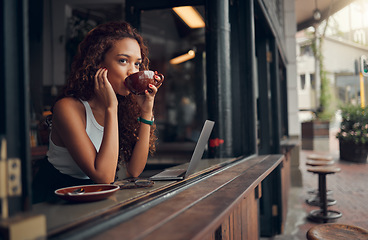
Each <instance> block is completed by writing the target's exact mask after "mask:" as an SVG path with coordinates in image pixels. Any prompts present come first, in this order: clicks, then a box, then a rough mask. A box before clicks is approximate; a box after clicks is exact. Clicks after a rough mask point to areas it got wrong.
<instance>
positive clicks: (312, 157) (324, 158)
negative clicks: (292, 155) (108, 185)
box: [307, 154, 332, 161]
mask: <svg viewBox="0 0 368 240" xmlns="http://www.w3.org/2000/svg"><path fill="white" fill-rule="evenodd" d="M307 159H310V160H317V161H332V157H331V156H326V155H318V154H311V155H308V156H307Z"/></svg>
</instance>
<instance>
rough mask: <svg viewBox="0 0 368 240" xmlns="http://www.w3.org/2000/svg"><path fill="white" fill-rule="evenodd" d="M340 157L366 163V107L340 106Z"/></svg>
mask: <svg viewBox="0 0 368 240" xmlns="http://www.w3.org/2000/svg"><path fill="white" fill-rule="evenodd" d="M341 116H342V122H341V126H340V131H339V132H338V133H337V135H336V137H337V138H338V139H339V145H340V159H342V160H346V161H351V162H358V163H366V162H367V156H368V107H360V106H354V105H348V106H344V107H342V108H341Z"/></svg>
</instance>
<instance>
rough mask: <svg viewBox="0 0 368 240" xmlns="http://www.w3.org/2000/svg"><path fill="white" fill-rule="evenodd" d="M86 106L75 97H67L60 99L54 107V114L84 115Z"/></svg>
mask: <svg viewBox="0 0 368 240" xmlns="http://www.w3.org/2000/svg"><path fill="white" fill-rule="evenodd" d="M84 111H85V110H84V106H83V103H82V102H81V101H80V100H78V99H76V98H73V97H65V98H62V99H60V100H59V101H57V102H56V103H55V106H54V114H58V113H63V114H65V113H70V114H76V113H80V114H83V115H84Z"/></svg>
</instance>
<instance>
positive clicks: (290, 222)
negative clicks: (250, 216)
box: [274, 131, 368, 240]
mask: <svg viewBox="0 0 368 240" xmlns="http://www.w3.org/2000/svg"><path fill="white" fill-rule="evenodd" d="M335 135H336V132H335V131H331V135H330V150H329V152H315V151H309V150H308V151H307V150H301V151H300V167H299V168H300V171H301V174H302V181H303V186H302V187H292V188H291V189H290V194H289V202H288V205H289V206H288V207H289V208H288V216H287V219H286V224H285V229H284V233H283V234H282V235H278V236H276V237H275V238H274V239H275V240H301V239H303V240H305V239H306V233H307V231H308V230H309V229H310V228H311V227H313V226H316V225H318V224H321V223H314V222H311V221H309V220H308V219H307V215H308V213H309V212H310V211H312V210H314V209H318V207H315V206H310V205H308V204H307V203H306V202H305V200H306V199H308V198H310V197H311V195H310V194H309V193H308V191H309V190H312V189H316V188H317V187H318V175H317V174H313V173H310V172H307V170H306V169H307V166H306V164H305V162H306V160H307V157H308V155H311V154H319V155H329V156H332V157H333V160H334V161H335V165H336V166H337V167H339V168H341V172H339V173H336V174H328V175H327V189H329V190H332V191H333V192H332V194H331V195H329V198H333V199H335V200H336V201H337V203H336V205H334V206H330V207H329V208H328V209H332V210H337V211H340V212H341V213H342V217H341V218H339V219H337V220H336V221H335V222H336V223H342V224H349V225H355V226H358V227H362V228H365V229H368V163H351V162H347V161H343V160H340V159H339V146H338V140H337V139H336V138H335Z"/></svg>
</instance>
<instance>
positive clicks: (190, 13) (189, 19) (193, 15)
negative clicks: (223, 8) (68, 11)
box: [173, 6, 206, 28]
mask: <svg viewBox="0 0 368 240" xmlns="http://www.w3.org/2000/svg"><path fill="white" fill-rule="evenodd" d="M173 10H174V12H175V13H176V14H177V15H178V16H179V17H180V18H181V19H182V20H183V21H184V22H185V24H187V25H188V27H190V28H203V27H205V26H206V24H205V23H204V21H203V18H202V16H201V15H200V14H199V12H198V11H197V10H196V9H195V8H193V7H191V6H185V7H174V8H173Z"/></svg>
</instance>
